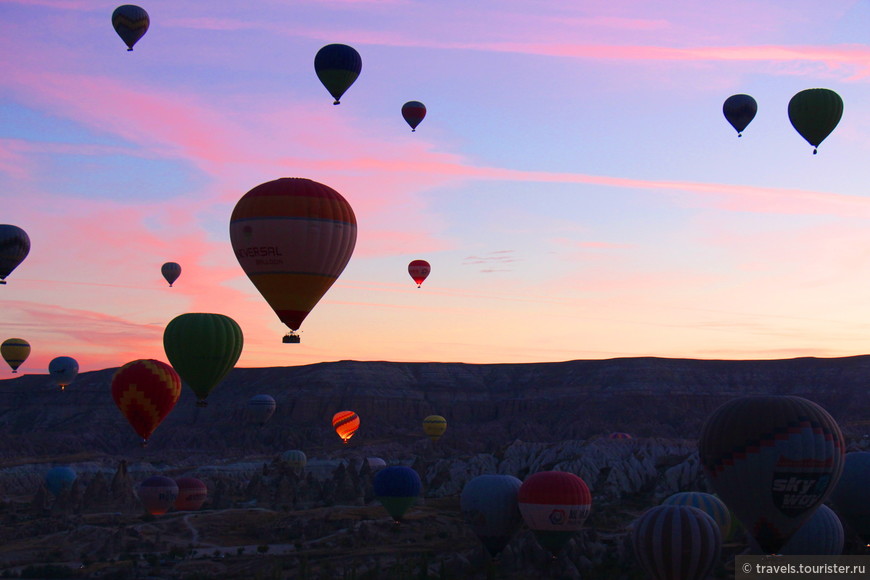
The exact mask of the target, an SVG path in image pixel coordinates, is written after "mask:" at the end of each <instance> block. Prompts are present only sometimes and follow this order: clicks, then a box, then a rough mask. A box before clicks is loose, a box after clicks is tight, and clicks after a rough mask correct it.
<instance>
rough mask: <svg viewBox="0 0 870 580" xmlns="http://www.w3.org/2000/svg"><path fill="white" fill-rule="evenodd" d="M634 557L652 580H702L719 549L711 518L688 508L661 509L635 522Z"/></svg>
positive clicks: (720, 541)
mask: <svg viewBox="0 0 870 580" xmlns="http://www.w3.org/2000/svg"><path fill="white" fill-rule="evenodd" d="M631 539H632V546H633V548H634V555H635V557H636V558H637V561H638V562H640V564H641V566H643V568H644V569H645V570H646V571H647V573H648V574H649V575H650V577H651V578H652V579H653V580H705V579H706V578H707V577H708V576H709V575H710V572H711V571H712V570H713V566H714V565H715V564H716V560H718V559H719V552H720V550H721V548H722V536H721V535H720V532H719V526H717V525H716V522H714V521H713V518H711V517H710V516H708V515H707V514H705V513H704V512H702V511H701V510H699V509H698V508H693V507H690V506H679V505H660V506H656V507H654V508H651V509H649V510H647V511H646V513H644V514H643V515H642V516H641V517H640V518H638V519H637V521H635V523H634V526H633V529H632V532H631Z"/></svg>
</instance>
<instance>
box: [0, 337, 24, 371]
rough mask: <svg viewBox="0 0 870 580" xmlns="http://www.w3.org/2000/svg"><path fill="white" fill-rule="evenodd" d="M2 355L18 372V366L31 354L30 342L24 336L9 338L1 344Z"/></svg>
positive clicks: (13, 369)
mask: <svg viewBox="0 0 870 580" xmlns="http://www.w3.org/2000/svg"><path fill="white" fill-rule="evenodd" d="M0 356H2V357H3V360H5V361H6V363H7V364H8V365H9V366H10V367H12V372H13V373H17V372H18V367H20V366H21V365H22V363H24V361H26V360H27V357H28V356H30V343H29V342H27V341H26V340H24V339H23V338H7V339H6V340H4V341H3V344H0Z"/></svg>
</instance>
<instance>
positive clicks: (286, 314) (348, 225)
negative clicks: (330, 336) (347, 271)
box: [230, 178, 356, 342]
mask: <svg viewBox="0 0 870 580" xmlns="http://www.w3.org/2000/svg"><path fill="white" fill-rule="evenodd" d="M230 239H231V241H232V245H233V250H234V251H235V253H236V258H237V259H238V260H239V264H240V265H241V266H242V269H243V270H244V271H245V274H247V275H248V278H250V279H251V282H253V283H254V286H256V288H257V290H259V291H260V294H262V295H263V298H265V299H266V302H268V303H269V306H271V307H272V310H274V311H275V314H277V315H278V318H279V319H280V320H281V322H283V323H284V324H286V325H287V326H288V327H289V328H290V331H291V332H290V334H289V335H288V336H285V337H284V342H299V337H298V335H296V334H295V331H296V330H298V329H299V326H300V325H301V324H302V321H303V320H305V317H306V316H308V313H309V312H311V309H313V308H314V306H315V305H316V304H317V302H318V301H319V300H320V299H321V298H322V297H323V295H324V294H325V293H326V291H327V290H329V288H330V286H332V284H333V283H334V282H335V281H336V279H338V276H339V275H340V274H341V272H342V271H343V270H344V267H345V266H346V265H347V263H348V261H350V256H351V254H353V248H354V246H355V245H356V217H355V216H354V213H353V209H351V207H350V204H348V203H347V201H346V200H345V199H344V198H343V197H342V196H341V194H339V193H338V192H337V191H335V190H334V189H332V188H331V187H327V186H325V185H323V184H322V183H317V182H316V181H311V180H310V179H302V178H282V179H276V180H275V181H269V182H267V183H263V184H261V185H258V186H257V187H255V188H254V189H252V190H251V191H249V192H248V193H246V194H245V195H244V196H243V197H242V198H241V199H240V200H239V202H238V203H237V204H236V207H235V209H234V210H233V215H232V217H231V218H230Z"/></svg>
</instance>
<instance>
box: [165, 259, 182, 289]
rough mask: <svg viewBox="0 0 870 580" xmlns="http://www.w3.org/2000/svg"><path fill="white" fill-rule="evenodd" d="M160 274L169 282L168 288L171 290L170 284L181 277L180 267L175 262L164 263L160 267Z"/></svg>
mask: <svg viewBox="0 0 870 580" xmlns="http://www.w3.org/2000/svg"><path fill="white" fill-rule="evenodd" d="M160 273H161V274H163V278H164V279H166V281H167V282H169V287H170V288H172V283H173V282H175V281H176V280H178V277H179V276H181V266H180V265H178V264H176V263H175V262H166V263H165V264H163V265H162V266H160Z"/></svg>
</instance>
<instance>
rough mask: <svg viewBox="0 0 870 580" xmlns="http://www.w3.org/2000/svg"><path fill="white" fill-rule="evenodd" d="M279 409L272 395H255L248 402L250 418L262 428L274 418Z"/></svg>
mask: <svg viewBox="0 0 870 580" xmlns="http://www.w3.org/2000/svg"><path fill="white" fill-rule="evenodd" d="M277 408H278V404H277V403H276V402H275V399H273V398H272V397H271V396H270V395H254V396H253V397H251V398H250V400H249V401H248V417H249V418H250V420H251V421H253V422H254V423H256V424H257V425H260V426H261V427H262V426H263V425H265V424H266V423H267V422H268V421H269V419H271V418H272V415H273V414H274V413H275V409H277Z"/></svg>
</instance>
